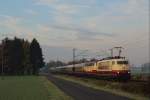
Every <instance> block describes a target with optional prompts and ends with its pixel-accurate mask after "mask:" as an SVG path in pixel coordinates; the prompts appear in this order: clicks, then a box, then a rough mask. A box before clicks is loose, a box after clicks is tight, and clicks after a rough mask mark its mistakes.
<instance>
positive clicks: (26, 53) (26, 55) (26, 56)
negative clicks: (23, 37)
mask: <svg viewBox="0 0 150 100" xmlns="http://www.w3.org/2000/svg"><path fill="white" fill-rule="evenodd" d="M23 70H24V72H23V73H24V74H28V75H29V74H32V66H31V61H30V43H29V42H28V41H23Z"/></svg>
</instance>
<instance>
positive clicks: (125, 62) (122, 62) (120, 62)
mask: <svg viewBox="0 0 150 100" xmlns="http://www.w3.org/2000/svg"><path fill="white" fill-rule="evenodd" d="M117 64H128V61H117Z"/></svg>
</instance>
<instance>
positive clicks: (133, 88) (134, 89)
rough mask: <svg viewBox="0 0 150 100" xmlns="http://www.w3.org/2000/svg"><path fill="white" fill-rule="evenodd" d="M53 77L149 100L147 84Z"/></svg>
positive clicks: (136, 99) (135, 99)
mask: <svg viewBox="0 0 150 100" xmlns="http://www.w3.org/2000/svg"><path fill="white" fill-rule="evenodd" d="M55 77H58V78H62V79H65V80H68V81H72V82H76V83H79V84H82V85H85V86H88V87H91V88H94V89H100V90H103V91H107V92H111V93H114V94H117V95H121V96H126V97H128V98H131V99H134V100H149V98H150V94H149V92H148V91H149V88H147V85H148V83H135V82H117V81H106V80H99V79H94V78H87V77H86V78H85V77H75V76H68V75H56V76H55Z"/></svg>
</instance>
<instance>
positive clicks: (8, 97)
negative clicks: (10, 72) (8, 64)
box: [0, 76, 71, 100]
mask: <svg viewBox="0 0 150 100" xmlns="http://www.w3.org/2000/svg"><path fill="white" fill-rule="evenodd" d="M0 100H71V98H70V97H69V96H67V95H66V94H64V93H63V92H62V91H60V90H59V89H58V88H57V87H56V86H55V85H54V84H52V83H51V82H49V81H48V80H47V79H46V78H45V77H42V76H7V77H4V79H3V80H2V79H1V77H0Z"/></svg>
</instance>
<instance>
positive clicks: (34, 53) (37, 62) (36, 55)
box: [30, 39, 44, 74]
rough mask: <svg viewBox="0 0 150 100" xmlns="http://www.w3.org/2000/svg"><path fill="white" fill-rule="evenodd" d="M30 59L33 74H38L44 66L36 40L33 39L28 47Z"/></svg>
mask: <svg viewBox="0 0 150 100" xmlns="http://www.w3.org/2000/svg"><path fill="white" fill-rule="evenodd" d="M30 59H31V64H32V69H33V72H32V73H33V74H38V72H39V69H40V68H41V67H43V66H44V61H43V55H42V49H41V48H40V45H39V43H38V41H37V40H36V39H33V40H32V42H31V45H30Z"/></svg>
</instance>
